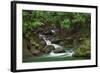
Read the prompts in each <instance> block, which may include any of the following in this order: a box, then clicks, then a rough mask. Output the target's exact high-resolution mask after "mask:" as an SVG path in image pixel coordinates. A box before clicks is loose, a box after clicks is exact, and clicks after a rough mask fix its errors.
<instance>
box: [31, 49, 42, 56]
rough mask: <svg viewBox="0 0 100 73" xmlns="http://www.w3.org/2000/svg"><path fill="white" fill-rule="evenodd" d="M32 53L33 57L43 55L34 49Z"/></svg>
mask: <svg viewBox="0 0 100 73" xmlns="http://www.w3.org/2000/svg"><path fill="white" fill-rule="evenodd" d="M30 51H31V53H32V55H33V56H40V55H43V53H42V52H41V51H40V50H37V49H34V48H32V49H31V50H30Z"/></svg>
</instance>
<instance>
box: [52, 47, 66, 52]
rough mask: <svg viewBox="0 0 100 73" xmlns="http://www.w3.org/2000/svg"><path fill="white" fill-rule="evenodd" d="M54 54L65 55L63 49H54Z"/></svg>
mask: <svg viewBox="0 0 100 73" xmlns="http://www.w3.org/2000/svg"><path fill="white" fill-rule="evenodd" d="M54 53H65V50H64V49H63V48H56V49H55V50H54Z"/></svg>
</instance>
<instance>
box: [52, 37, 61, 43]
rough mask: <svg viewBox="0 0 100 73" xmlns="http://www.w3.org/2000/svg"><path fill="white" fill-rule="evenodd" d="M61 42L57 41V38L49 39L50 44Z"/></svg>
mask: <svg viewBox="0 0 100 73" xmlns="http://www.w3.org/2000/svg"><path fill="white" fill-rule="evenodd" d="M61 41H62V40H61V39H58V38H53V39H51V42H52V43H55V44H59V43H60V42H61Z"/></svg>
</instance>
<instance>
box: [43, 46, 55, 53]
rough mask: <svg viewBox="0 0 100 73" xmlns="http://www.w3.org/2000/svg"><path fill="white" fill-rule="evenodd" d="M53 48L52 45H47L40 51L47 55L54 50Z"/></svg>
mask: <svg viewBox="0 0 100 73" xmlns="http://www.w3.org/2000/svg"><path fill="white" fill-rule="evenodd" d="M54 49H55V48H54V46H52V45H47V46H45V47H44V48H43V49H42V51H43V52H44V53H46V54H48V53H50V52H51V51H52V50H54Z"/></svg>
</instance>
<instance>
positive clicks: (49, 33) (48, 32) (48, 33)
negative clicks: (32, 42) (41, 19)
mask: <svg viewBox="0 0 100 73" xmlns="http://www.w3.org/2000/svg"><path fill="white" fill-rule="evenodd" d="M44 35H53V33H52V32H51V31H45V32H44Z"/></svg>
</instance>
